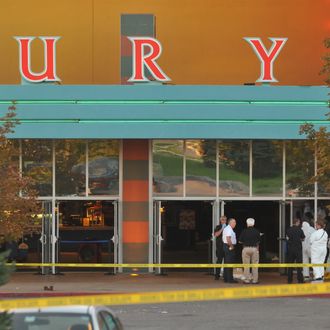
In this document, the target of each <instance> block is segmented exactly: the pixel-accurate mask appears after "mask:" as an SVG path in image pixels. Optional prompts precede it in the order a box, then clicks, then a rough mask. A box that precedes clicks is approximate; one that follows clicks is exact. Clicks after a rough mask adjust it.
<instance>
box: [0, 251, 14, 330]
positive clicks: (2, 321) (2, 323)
mask: <svg viewBox="0 0 330 330" xmlns="http://www.w3.org/2000/svg"><path fill="white" fill-rule="evenodd" d="M7 257H8V252H5V253H0V286H1V285H3V284H6V283H7V282H8V280H9V276H10V273H11V271H12V268H10V267H9V266H7V265H6V261H7ZM10 323H11V319H10V315H8V313H6V312H3V313H0V330H7V329H10V327H9V326H10Z"/></svg>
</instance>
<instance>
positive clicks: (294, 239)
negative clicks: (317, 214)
mask: <svg viewBox="0 0 330 330" xmlns="http://www.w3.org/2000/svg"><path fill="white" fill-rule="evenodd" d="M325 227H326V224H325V221H324V220H323V219H319V220H317V221H316V223H315V228H314V227H312V226H311V223H310V221H309V220H307V219H306V220H304V221H303V222H302V224H301V220H300V219H299V218H297V219H294V221H293V225H292V226H291V227H290V228H289V229H288V230H287V233H286V235H287V239H288V244H287V262H288V263H310V262H311V263H312V264H323V263H326V262H327V259H328V255H329V249H328V233H327V231H326V230H325ZM292 280H293V268H291V267H290V268H288V283H292ZM309 280H310V271H309V267H303V269H302V268H301V267H298V268H297V281H298V283H304V282H305V281H309ZM323 280H324V267H323V266H319V267H313V282H323Z"/></svg>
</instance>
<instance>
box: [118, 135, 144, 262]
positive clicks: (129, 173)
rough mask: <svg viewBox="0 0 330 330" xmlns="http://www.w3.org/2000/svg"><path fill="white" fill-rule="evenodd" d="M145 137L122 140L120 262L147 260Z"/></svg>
mask: <svg viewBox="0 0 330 330" xmlns="http://www.w3.org/2000/svg"><path fill="white" fill-rule="evenodd" d="M148 159H149V146H148V140H123V262H124V263H147V262H148V253H149V160H148Z"/></svg>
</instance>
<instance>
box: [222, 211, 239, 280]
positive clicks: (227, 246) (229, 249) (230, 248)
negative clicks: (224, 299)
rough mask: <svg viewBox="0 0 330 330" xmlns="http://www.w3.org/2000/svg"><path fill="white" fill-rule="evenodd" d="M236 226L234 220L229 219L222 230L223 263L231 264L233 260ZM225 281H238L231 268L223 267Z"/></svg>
mask: <svg viewBox="0 0 330 330" xmlns="http://www.w3.org/2000/svg"><path fill="white" fill-rule="evenodd" d="M235 227H236V220H235V219H233V218H231V219H229V222H228V226H227V227H226V228H225V229H224V230H223V234H222V240H223V250H224V252H225V264H233V263H234V262H235V245H236V244H237V240H236V234H235V232H234V228H235ZM223 275H224V276H223V278H224V281H225V282H226V283H238V281H236V280H234V277H233V268H225V270H224V274H223Z"/></svg>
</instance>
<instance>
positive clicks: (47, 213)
mask: <svg viewBox="0 0 330 330" xmlns="http://www.w3.org/2000/svg"><path fill="white" fill-rule="evenodd" d="M52 217H53V213H52V203H51V201H42V219H41V236H40V243H41V262H42V263H43V264H44V263H51V262H52V244H51V234H52ZM50 273H51V268H50V267H48V266H42V267H41V274H42V275H48V274H50Z"/></svg>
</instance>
